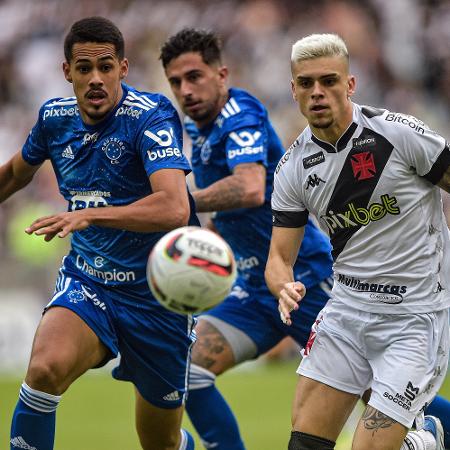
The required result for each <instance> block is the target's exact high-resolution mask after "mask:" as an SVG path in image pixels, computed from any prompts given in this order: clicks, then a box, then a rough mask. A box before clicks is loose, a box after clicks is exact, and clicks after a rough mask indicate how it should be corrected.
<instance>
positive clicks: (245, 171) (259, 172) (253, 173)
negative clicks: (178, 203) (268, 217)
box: [192, 163, 266, 212]
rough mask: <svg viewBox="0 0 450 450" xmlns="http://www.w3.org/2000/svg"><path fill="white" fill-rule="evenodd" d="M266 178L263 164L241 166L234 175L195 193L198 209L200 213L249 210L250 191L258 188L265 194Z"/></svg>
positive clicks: (244, 164)
mask: <svg viewBox="0 0 450 450" xmlns="http://www.w3.org/2000/svg"><path fill="white" fill-rule="evenodd" d="M265 176H266V169H265V167H264V166H263V165H262V164H258V163H243V164H239V165H237V166H236V168H235V170H234V172H233V174H232V175H229V176H227V177H225V178H222V179H221V180H218V181H216V182H215V183H213V184H211V185H210V186H208V187H207V188H205V189H200V190H198V191H195V192H193V194H192V195H193V197H194V200H195V206H196V209H197V211H198V212H211V211H225V210H230V209H238V208H248V207H249V205H248V201H249V200H248V195H249V194H248V193H249V190H250V191H252V190H253V191H254V190H255V186H257V189H260V190H261V192H264V190H265ZM246 202H247V204H246Z"/></svg>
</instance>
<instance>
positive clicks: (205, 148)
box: [200, 141, 212, 164]
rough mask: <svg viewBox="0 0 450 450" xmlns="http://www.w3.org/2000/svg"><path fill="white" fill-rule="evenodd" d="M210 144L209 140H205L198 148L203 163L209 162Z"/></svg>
mask: <svg viewBox="0 0 450 450" xmlns="http://www.w3.org/2000/svg"><path fill="white" fill-rule="evenodd" d="M211 151H212V149H211V144H210V143H209V141H205V142H204V143H203V145H202V146H201V148H200V158H201V160H202V163H203V164H208V163H209V158H210V157H211Z"/></svg>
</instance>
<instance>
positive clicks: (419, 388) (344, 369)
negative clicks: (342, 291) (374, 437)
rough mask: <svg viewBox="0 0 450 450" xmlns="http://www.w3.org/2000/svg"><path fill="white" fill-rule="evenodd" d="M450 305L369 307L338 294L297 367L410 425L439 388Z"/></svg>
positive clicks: (420, 416)
mask: <svg viewBox="0 0 450 450" xmlns="http://www.w3.org/2000/svg"><path fill="white" fill-rule="evenodd" d="M448 349H449V314H448V310H447V309H446V310H442V311H436V312H431V313H427V314H377V313H369V312H365V311H361V310H357V309H354V308H350V307H349V306H347V305H345V304H343V303H342V302H339V301H337V300H336V299H333V300H332V301H330V302H329V303H328V305H327V307H326V308H325V309H324V311H323V320H321V321H320V323H319V324H318V326H317V330H316V336H315V339H314V342H313V344H312V347H311V349H310V352H309V354H308V355H307V356H306V357H304V358H303V360H302V362H301V363H300V366H299V368H298V370H297V373H299V374H300V375H303V376H305V377H308V378H311V379H314V380H317V381H320V382H322V383H324V384H327V385H329V386H332V387H334V388H336V389H339V390H342V391H345V392H349V393H352V394H358V395H362V394H363V393H364V392H365V391H366V390H367V389H368V388H371V389H372V395H371V398H370V401H369V405H371V406H372V407H374V408H376V409H377V410H379V411H381V412H382V413H384V414H385V415H387V416H388V417H390V418H392V419H394V420H396V421H397V422H399V423H401V424H403V425H405V426H406V427H408V428H410V427H411V426H412V424H413V422H414V420H415V419H416V426H417V427H418V428H421V423H422V421H423V410H424V408H425V407H426V405H427V404H429V403H430V402H431V401H432V399H433V398H434V396H435V395H436V394H437V392H438V390H439V388H440V386H441V384H442V382H443V380H444V378H445V375H446V372H447V365H448V357H449V354H448V352H449V350H448Z"/></svg>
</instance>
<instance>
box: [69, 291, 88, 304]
mask: <svg viewBox="0 0 450 450" xmlns="http://www.w3.org/2000/svg"><path fill="white" fill-rule="evenodd" d="M68 297H69V301H70V303H79V302H84V301H85V300H86V295H84V292H83V291H79V290H78V289H74V290H72V291H70V292H69V294H68Z"/></svg>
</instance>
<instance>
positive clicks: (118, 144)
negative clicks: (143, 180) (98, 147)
mask: <svg viewBox="0 0 450 450" xmlns="http://www.w3.org/2000/svg"><path fill="white" fill-rule="evenodd" d="M102 150H103V151H104V152H105V155H106V156H107V157H108V159H109V160H110V161H111V164H118V163H119V158H120V157H121V156H122V153H123V152H124V151H125V144H124V143H123V142H122V141H121V140H120V139H118V138H116V137H110V138H108V139H106V141H105V142H104V143H103V145H102Z"/></svg>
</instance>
